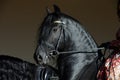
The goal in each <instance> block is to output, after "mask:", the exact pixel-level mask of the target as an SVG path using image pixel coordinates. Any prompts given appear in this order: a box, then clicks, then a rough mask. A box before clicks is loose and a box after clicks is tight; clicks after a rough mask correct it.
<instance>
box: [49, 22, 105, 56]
mask: <svg viewBox="0 0 120 80" xmlns="http://www.w3.org/2000/svg"><path fill="white" fill-rule="evenodd" d="M54 23H59V24H62V25H65V22H62V21H59V20H58V21H54ZM60 27H61V28H60V29H61V30H60V35H59V37H58V40H57V44H56V46H55V50H51V51H50V52H49V53H50V54H54V55H59V54H66V53H68V54H70V55H72V54H78V53H79V54H80V53H97V52H98V50H102V49H104V47H100V48H94V49H93V51H64V52H60V51H58V47H59V45H60V41H61V38H62V33H64V27H63V26H60ZM64 35H65V33H64Z"/></svg>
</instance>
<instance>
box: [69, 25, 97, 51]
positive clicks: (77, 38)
mask: <svg viewBox="0 0 120 80" xmlns="http://www.w3.org/2000/svg"><path fill="white" fill-rule="evenodd" d="M69 30H70V32H71V34H70V37H71V40H70V41H71V42H70V43H71V46H70V49H71V50H79V51H93V50H94V49H95V48H97V45H96V43H95V41H94V40H93V38H92V37H91V35H90V34H89V33H88V32H87V31H85V29H84V28H83V27H82V26H81V25H80V24H78V23H76V26H71V27H69Z"/></svg>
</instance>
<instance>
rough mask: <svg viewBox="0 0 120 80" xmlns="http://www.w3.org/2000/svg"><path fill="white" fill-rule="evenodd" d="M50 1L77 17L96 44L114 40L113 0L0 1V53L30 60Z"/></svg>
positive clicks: (115, 4)
mask: <svg viewBox="0 0 120 80" xmlns="http://www.w3.org/2000/svg"><path fill="white" fill-rule="evenodd" d="M53 4H57V5H58V6H59V7H60V8H61V10H62V12H64V13H67V14H69V15H70V16H72V17H74V18H75V19H77V20H79V21H80V22H81V23H82V24H83V25H84V26H85V27H86V29H87V30H88V32H89V33H90V34H91V35H92V36H93V37H94V39H95V41H96V42H97V43H98V44H100V43H103V42H107V41H111V40H113V39H115V33H116V31H117V29H118V28H119V27H120V22H119V21H118V17H117V14H116V12H117V9H116V8H117V0H0V54H7V55H11V56H15V57H19V58H21V59H23V60H27V61H29V62H34V60H33V53H34V50H35V47H36V40H37V31H38V28H39V26H40V24H41V22H42V21H43V19H44V17H45V16H46V9H45V8H46V7H49V8H50V9H51V10H53V9H52V5H53Z"/></svg>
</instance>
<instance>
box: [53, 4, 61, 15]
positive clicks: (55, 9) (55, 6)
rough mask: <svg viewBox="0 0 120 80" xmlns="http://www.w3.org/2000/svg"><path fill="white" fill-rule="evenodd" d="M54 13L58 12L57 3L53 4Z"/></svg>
mask: <svg viewBox="0 0 120 80" xmlns="http://www.w3.org/2000/svg"><path fill="white" fill-rule="evenodd" d="M53 7H54V11H55V13H60V12H61V11H60V8H59V7H58V6H57V5H55V4H54V5H53Z"/></svg>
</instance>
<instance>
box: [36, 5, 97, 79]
mask: <svg viewBox="0 0 120 80" xmlns="http://www.w3.org/2000/svg"><path fill="white" fill-rule="evenodd" d="M97 51H98V48H97V45H96V43H95V41H94V40H93V38H92V37H91V35H90V34H89V33H88V32H87V31H86V30H85V29H84V27H83V25H81V24H80V23H79V21H77V20H76V19H74V18H72V17H70V16H68V15H66V14H63V13H61V11H60V9H59V8H58V7H57V6H56V5H54V12H52V13H51V12H50V10H48V14H47V16H46V17H45V19H44V21H43V23H42V25H41V27H40V33H39V40H38V45H37V48H36V52H35V54H34V58H35V60H36V62H37V63H38V64H47V65H50V66H52V67H54V68H56V69H58V71H59V78H60V80H95V77H96V72H97V64H96V60H97V56H98V52H97Z"/></svg>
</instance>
